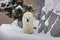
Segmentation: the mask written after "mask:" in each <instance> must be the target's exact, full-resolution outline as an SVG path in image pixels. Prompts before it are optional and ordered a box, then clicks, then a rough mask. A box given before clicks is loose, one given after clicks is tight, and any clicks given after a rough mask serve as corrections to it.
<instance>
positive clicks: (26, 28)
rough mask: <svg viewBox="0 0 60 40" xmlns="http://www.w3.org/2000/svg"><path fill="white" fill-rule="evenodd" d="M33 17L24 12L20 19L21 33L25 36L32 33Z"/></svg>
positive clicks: (29, 13) (30, 13)
mask: <svg viewBox="0 0 60 40" xmlns="http://www.w3.org/2000/svg"><path fill="white" fill-rule="evenodd" d="M33 22H34V17H33V14H32V12H25V13H24V15H23V18H22V23H23V32H24V33H27V34H32V33H33V31H34V27H33V26H34V25H33Z"/></svg>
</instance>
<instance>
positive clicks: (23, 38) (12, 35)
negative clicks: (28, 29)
mask: <svg viewBox="0 0 60 40" xmlns="http://www.w3.org/2000/svg"><path fill="white" fill-rule="evenodd" d="M35 22H38V21H36V20H35ZM35 25H36V24H35ZM36 26H37V25H36ZM1 33H2V34H1ZM0 34H1V35H2V37H3V39H4V40H60V37H58V38H57V37H52V36H51V35H50V33H48V34H44V33H43V32H42V33H37V29H36V30H34V33H33V34H25V33H23V29H21V28H19V27H18V26H17V20H15V21H14V22H13V23H12V24H2V25H1V27H0Z"/></svg>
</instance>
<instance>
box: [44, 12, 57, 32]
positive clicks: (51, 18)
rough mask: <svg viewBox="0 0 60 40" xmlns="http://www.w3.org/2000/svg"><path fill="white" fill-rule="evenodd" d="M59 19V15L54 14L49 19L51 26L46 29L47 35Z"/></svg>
mask: <svg viewBox="0 0 60 40" xmlns="http://www.w3.org/2000/svg"><path fill="white" fill-rule="evenodd" d="M57 17H58V15H56V14H55V13H53V12H52V13H51V15H50V18H49V20H48V22H49V26H48V27H44V32H45V33H47V32H48V31H49V30H50V28H51V26H52V24H54V22H55V21H56V19H57Z"/></svg>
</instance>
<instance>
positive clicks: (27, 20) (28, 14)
mask: <svg viewBox="0 0 60 40" xmlns="http://www.w3.org/2000/svg"><path fill="white" fill-rule="evenodd" d="M33 20H34V17H33V14H32V12H26V13H24V15H23V23H26V24H30V23H33Z"/></svg>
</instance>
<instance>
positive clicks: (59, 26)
mask: <svg viewBox="0 0 60 40" xmlns="http://www.w3.org/2000/svg"><path fill="white" fill-rule="evenodd" d="M51 35H52V36H54V37H60V19H59V20H58V21H57V22H56V23H55V25H54V26H53V28H52V30H51Z"/></svg>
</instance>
